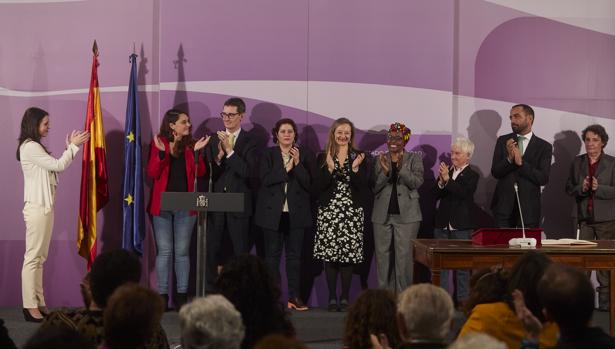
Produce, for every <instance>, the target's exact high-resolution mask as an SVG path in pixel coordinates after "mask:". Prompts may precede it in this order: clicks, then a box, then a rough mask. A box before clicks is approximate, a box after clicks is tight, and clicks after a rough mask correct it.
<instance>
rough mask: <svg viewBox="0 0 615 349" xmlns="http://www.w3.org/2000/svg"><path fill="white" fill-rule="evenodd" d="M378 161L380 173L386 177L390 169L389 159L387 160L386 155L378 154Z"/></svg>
mask: <svg viewBox="0 0 615 349" xmlns="http://www.w3.org/2000/svg"><path fill="white" fill-rule="evenodd" d="M378 161H379V162H380V167H381V168H382V171H384V175H385V176H388V175H389V171H390V170H391V168H390V167H389V159H387V155H386V154H380V156H378Z"/></svg>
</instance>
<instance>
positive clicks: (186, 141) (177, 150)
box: [158, 109, 194, 155]
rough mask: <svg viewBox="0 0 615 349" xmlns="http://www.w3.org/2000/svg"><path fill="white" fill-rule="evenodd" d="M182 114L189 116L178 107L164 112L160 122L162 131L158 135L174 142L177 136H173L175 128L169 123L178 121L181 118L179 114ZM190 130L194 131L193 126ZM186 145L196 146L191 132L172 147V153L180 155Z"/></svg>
mask: <svg viewBox="0 0 615 349" xmlns="http://www.w3.org/2000/svg"><path fill="white" fill-rule="evenodd" d="M182 114H184V115H186V116H188V114H186V112H183V111H181V110H178V109H169V110H167V112H166V113H164V117H163V118H162V122H161V123H160V133H158V136H161V137H164V138H166V140H167V141H168V142H169V143H171V142H173V141H174V140H175V137H174V136H173V130H172V129H171V126H169V124H174V123H176V122H177V120H179V116H180V115H182ZM190 131H192V126H190ZM186 146H188V147H192V146H194V140H193V139H192V135H191V134H189V135H187V136H184V137H182V139H181V140H180V141H179V142H177V143H175V144H174V147H173V149H172V153H173V154H176V155H179V154H181V153H182V152H183V151H184V150H185V149H186Z"/></svg>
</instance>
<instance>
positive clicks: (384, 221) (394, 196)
mask: <svg viewBox="0 0 615 349" xmlns="http://www.w3.org/2000/svg"><path fill="white" fill-rule="evenodd" d="M409 139H410V129H408V128H407V127H406V126H405V125H404V124H402V123H399V122H396V123H394V124H391V127H390V128H389V130H388V132H387V147H388V150H389V151H388V152H387V153H386V154H381V155H380V156H379V158H378V161H375V169H374V176H375V184H374V194H375V198H374V210H373V212H372V223H373V225H374V245H375V252H376V267H377V270H378V287H380V288H387V289H390V290H391V291H394V292H397V293H399V292H401V291H403V290H404V289H405V288H406V287H408V286H409V285H410V284H411V283H412V246H411V242H410V240H412V239H416V235H417V233H418V231H419V226H420V224H421V220H422V216H421V207H420V206H419V193H418V191H417V188H418V187H420V186H421V184H423V160H422V159H421V156H420V155H419V154H418V153H409V152H406V151H404V147H405V146H406V144H407V143H408V140H409ZM391 239H392V240H393V248H395V262H394V265H391V263H390V256H391Z"/></svg>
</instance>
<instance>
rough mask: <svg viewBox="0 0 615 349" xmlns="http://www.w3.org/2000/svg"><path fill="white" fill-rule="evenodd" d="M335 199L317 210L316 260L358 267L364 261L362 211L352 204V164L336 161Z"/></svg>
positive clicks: (334, 172) (347, 160)
mask: <svg viewBox="0 0 615 349" xmlns="http://www.w3.org/2000/svg"><path fill="white" fill-rule="evenodd" d="M334 163H335V168H334V170H333V181H334V182H335V190H334V195H333V198H332V199H331V200H330V201H329V202H328V203H326V205H319V206H318V218H317V221H316V238H315V241H314V257H315V258H317V259H321V260H324V261H326V262H341V263H352V264H357V263H361V262H362V261H363V215H364V213H363V208H362V207H361V206H359V205H357V204H355V203H354V202H353V201H352V195H351V193H350V171H351V170H350V163H349V158H348V157H347V158H346V161H345V162H344V165H343V166H340V164H339V161H338V160H337V158H335V159H334Z"/></svg>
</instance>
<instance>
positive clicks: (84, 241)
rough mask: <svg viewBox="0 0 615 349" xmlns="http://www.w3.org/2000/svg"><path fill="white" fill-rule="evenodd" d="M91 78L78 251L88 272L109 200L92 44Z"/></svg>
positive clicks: (82, 176)
mask: <svg viewBox="0 0 615 349" xmlns="http://www.w3.org/2000/svg"><path fill="white" fill-rule="evenodd" d="M93 50H94V57H93V61H92V78H91V80H90V92H89V94H88V104H87V112H86V120H85V130H86V131H89V132H90V139H89V140H88V141H87V142H86V143H85V144H84V146H83V161H82V167H81V193H80V196H79V227H78V235H77V248H78V250H79V255H81V256H82V257H83V258H85V259H86V260H87V261H88V270H89V269H90V267H91V266H92V263H93V262H94V258H96V233H97V232H96V213H97V212H98V210H100V209H101V208H103V207H104V206H105V205H106V204H107V202H108V201H109V187H108V178H109V177H108V174H107V159H106V150H105V132H104V129H103V120H102V111H101V107H100V90H99V87H98V47H97V45H96V41H94V48H93Z"/></svg>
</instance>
